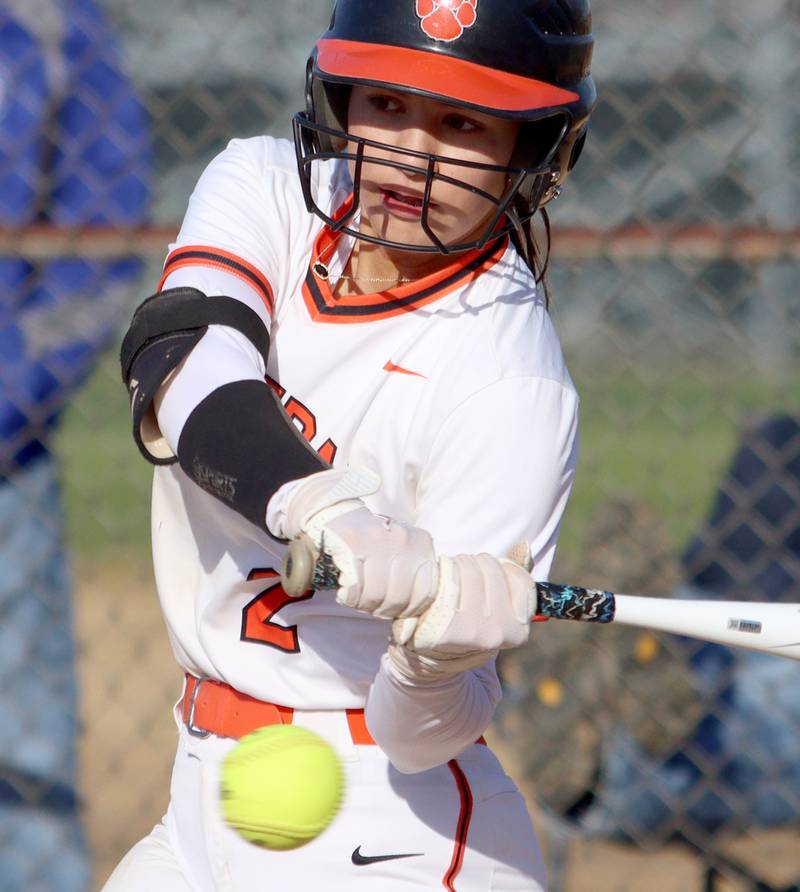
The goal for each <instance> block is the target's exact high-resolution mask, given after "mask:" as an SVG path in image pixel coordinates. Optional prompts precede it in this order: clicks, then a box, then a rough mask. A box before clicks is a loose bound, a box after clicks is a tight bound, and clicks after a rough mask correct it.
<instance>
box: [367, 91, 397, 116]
mask: <svg viewBox="0 0 800 892" xmlns="http://www.w3.org/2000/svg"><path fill="white" fill-rule="evenodd" d="M369 104H370V105H371V106H372V107H373V108H374V109H375V110H376V111H379V112H385V113H387V114H391V113H392V112H398V111H402V109H403V106H402V103H401V102H400V100H399V99H396V98H395V97H394V96H388V95H387V94H385V93H375V94H373V95H372V96H370V97H369Z"/></svg>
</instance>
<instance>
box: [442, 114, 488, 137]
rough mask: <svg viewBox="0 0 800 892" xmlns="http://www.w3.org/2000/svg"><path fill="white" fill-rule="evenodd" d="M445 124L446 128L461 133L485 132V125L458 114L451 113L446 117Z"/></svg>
mask: <svg viewBox="0 0 800 892" xmlns="http://www.w3.org/2000/svg"><path fill="white" fill-rule="evenodd" d="M444 124H445V126H446V127H449V128H450V129H451V130H456V131H458V132H459V133H477V131H479V130H483V125H482V124H480V123H478V121H476V120H474V119H473V118H468V117H467V116H466V115H460V114H458V113H457V112H451V113H450V114H448V115H446V116H445V118H444Z"/></svg>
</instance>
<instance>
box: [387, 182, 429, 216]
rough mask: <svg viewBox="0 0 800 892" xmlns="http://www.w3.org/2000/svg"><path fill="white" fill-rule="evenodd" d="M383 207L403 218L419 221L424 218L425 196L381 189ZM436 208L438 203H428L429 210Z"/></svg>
mask: <svg viewBox="0 0 800 892" xmlns="http://www.w3.org/2000/svg"><path fill="white" fill-rule="evenodd" d="M381 195H382V196H383V206H384V207H385V208H386V209H387V210H388V211H391V212H392V213H394V214H397V215H399V216H402V217H411V218H415V219H419V218H420V217H421V216H422V204H423V196H422V195H420V194H419V193H414V192H407V191H404V190H402V191H401V190H399V189H388V188H383V189H381ZM434 208H436V203H435V202H433V201H431V202H429V203H428V209H429V210H433V209H434Z"/></svg>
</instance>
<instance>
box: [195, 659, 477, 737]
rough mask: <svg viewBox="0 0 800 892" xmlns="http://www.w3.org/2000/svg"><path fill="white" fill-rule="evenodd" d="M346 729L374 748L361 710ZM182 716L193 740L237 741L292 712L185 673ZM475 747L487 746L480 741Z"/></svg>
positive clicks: (351, 713) (285, 720) (352, 713)
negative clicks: (213, 736) (211, 735)
mask: <svg viewBox="0 0 800 892" xmlns="http://www.w3.org/2000/svg"><path fill="white" fill-rule="evenodd" d="M345 713H346V714H347V725H348V727H349V728H350V737H351V738H352V740H353V743H355V744H359V745H360V746H369V745H374V744H375V741H374V740H373V739H372V735H371V734H370V733H369V731H368V730H367V723H366V721H365V720H364V710H363V709H346V710H345ZM181 716H182V718H183V721H184V723H185V724H186V727H187V729H188V731H189V733H190V734H193V735H194V736H195V737H207V736H208V735H209V734H214V735H216V736H217V737H233V738H234V739H236V740H238V739H239V738H240V737H244V736H245V734H249V733H250V732H251V731H255V730H256V729H257V728H262V727H263V726H264V725H291V724H292V719H293V717H294V709H292V707H291V706H278V705H277V704H276V703H267V702H266V701H265V700H257V699H256V698H255V697H251V696H250V695H249V694H243V693H242V692H241V691H237V690H236V688H232V687H231V686H230V685H229V684H225V682H224V681H217V680H216V679H214V678H195V677H194V675H190V674H189V673H188V672H187V673H186V690H185V691H184V692H183V697H182V698H181ZM475 742H476V743H483V744H485V743H486V740H485V739H484V738H483V737H479V738H478V739H477V740H476V741H475Z"/></svg>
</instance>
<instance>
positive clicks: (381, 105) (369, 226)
mask: <svg viewBox="0 0 800 892" xmlns="http://www.w3.org/2000/svg"><path fill="white" fill-rule="evenodd" d="M518 129H519V125H518V124H517V123H516V122H515V121H508V120H504V119H502V118H496V117H492V116H491V115H486V114H482V113H480V112H475V111H472V110H470V109H463V108H458V107H456V106H451V105H446V104H444V103H442V102H437V101H434V100H432V99H426V98H424V97H421V96H416V95H414V94H411V93H403V92H400V91H394V90H387V89H385V88H377V87H365V86H354V87H353V89H352V92H351V95H350V106H349V114H348V131H349V133H351V134H352V135H353V136H358V137H361V138H364V139H369V140H373V141H375V142H380V143H386V144H388V145H389V146H396V147H397V150H396V151H392V150H390V149H388V148H387V149H377V148H374V147H367V149H366V152H365V154H366V155H368V156H372V157H379V158H386V159H387V160H391V161H394V162H396V163H400V164H406V165H408V164H412V165H415V166H418V167H419V168H420V171H419V172H418V173H417V172H416V171H407V170H401V169H398V168H396V167H392V166H388V165H384V164H375V163H372V164H370V163H369V162H365V163H364V164H363V167H362V170H361V193H360V195H361V224H360V225H361V230H362V232H363V231H365V230H366V231H367V232H369V234H374V235H378V236H380V237H381V238H385V239H387V240H389V241H392V242H401V243H405V244H411V245H430V244H431V240H430V238H429V237H428V236H427V234H426V233H425V232H424V230H423V229H422V226H421V225H420V224H421V221H422V197H423V195H424V191H425V179H426V175H425V162H424V160H421V159H415V158H413V157H411V156H409V155H407V154H404V153H403V152H402V149H410V150H414V151H417V152H426V153H428V154H431V155H442V156H445V157H448V158H457V159H459V160H461V161H469V162H475V163H479V164H490V165H506V164H508V162H509V159H510V158H511V153H512V152H513V150H514V145H515V143H516V140H517V132H518ZM353 167H354V165H353V163H352V162H351V173H352V172H353ZM436 173H437V174H438V175H439V176H447V177H452V178H454V179H456V180H460V181H462V182H464V183H466V184H468V185H469V186H473V187H477V188H478V189H480V190H481V191H483V192H486V193H489V194H490V195H492V196H493V197H494V198H495V199H497V198H500V197H501V196H502V195H503V193H504V192H505V191H506V188H507V186H508V177H507V174H506V173H504V172H502V171H494V170H480V169H475V168H471V167H462V166H461V165H455V164H446V163H438V164H437V166H436ZM496 212H497V206H496V205H495V204H493V203H492V202H491V201H489V200H488V199H486V198H485V197H482V196H481V195H479V194H477V193H475V192H473V191H471V190H469V189H467V188H464V187H462V186H457V185H455V184H453V183H449V182H443V181H442V180H441V179H439V178H435V179H434V181H433V185H432V189H431V201H430V205H429V210H428V223H429V225H430V226H431V229H432V230H433V231H434V232H435V233H436V236H437V237H438V238H439V239H440V240H441V241H442V242H443V243H444V244H445V245H456V244H460V243H464V242H469V241H471V240H474V239H475V238H477V237H479V236H480V235H482V234H483V232H484V231H485V228H486V225H487V223H488V221H489V220H490V219H491V218H492V217H493V216H494V214H496Z"/></svg>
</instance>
